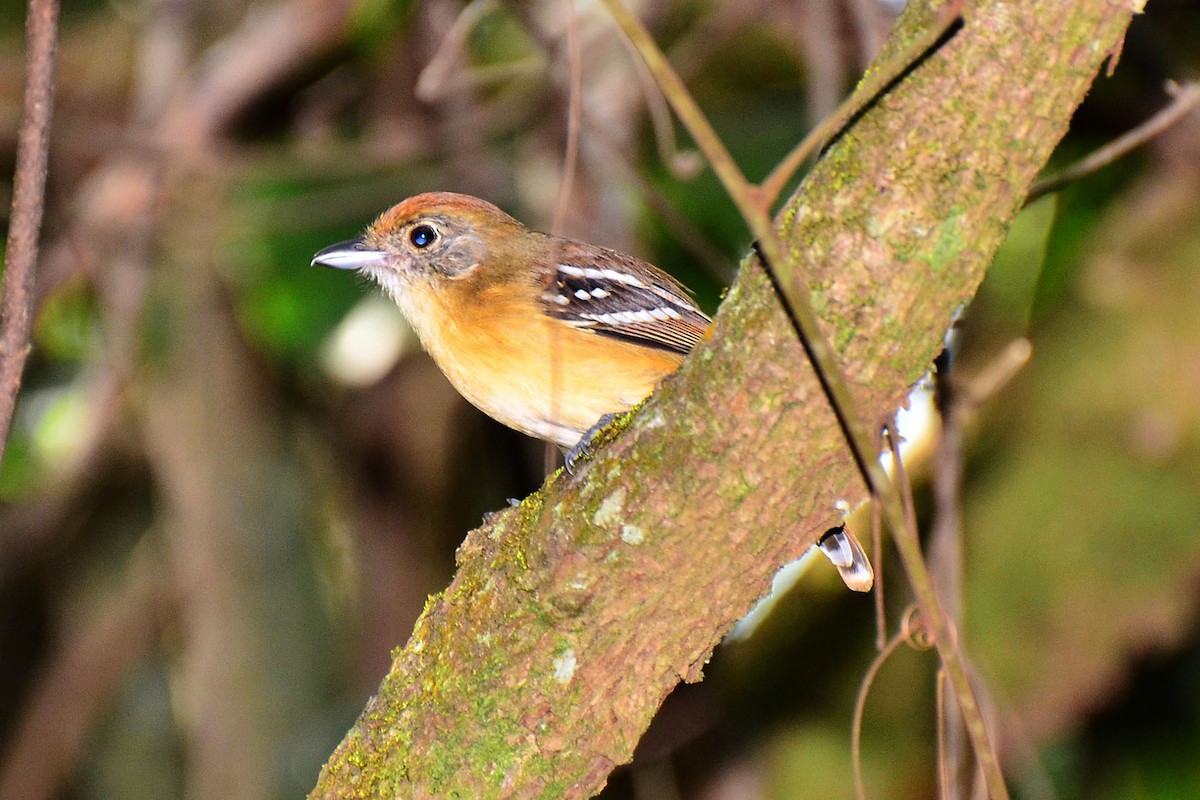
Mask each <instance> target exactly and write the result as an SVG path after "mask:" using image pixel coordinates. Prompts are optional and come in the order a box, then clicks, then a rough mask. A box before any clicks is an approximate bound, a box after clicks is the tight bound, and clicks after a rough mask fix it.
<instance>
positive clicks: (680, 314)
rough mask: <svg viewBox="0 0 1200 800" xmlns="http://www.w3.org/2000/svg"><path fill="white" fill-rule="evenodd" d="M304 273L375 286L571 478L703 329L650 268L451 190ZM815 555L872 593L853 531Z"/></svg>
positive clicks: (475, 390) (835, 535) (321, 257)
mask: <svg viewBox="0 0 1200 800" xmlns="http://www.w3.org/2000/svg"><path fill="white" fill-rule="evenodd" d="M311 264H312V265H313V266H325V267H333V268H335V269H344V270H355V271H357V272H358V273H360V274H362V275H365V276H366V277H368V278H370V279H371V280H373V281H375V282H376V283H378V284H379V286H380V287H381V288H382V289H383V290H384V292H386V293H387V294H388V295H389V296H390V297H391V298H392V300H393V301H394V302H395V303H396V305H398V306H399V307H400V310H401V311H402V312H403V313H404V316H405V317H406V318H407V319H408V321H409V323H410V324H411V325H412V327H413V330H415V331H416V333H417V337H418V338H419V339H420V340H421V344H422V346H423V347H424V348H425V350H426V351H427V352H428V353H429V354H430V356H432V357H433V360H434V362H435V363H436V364H437V365H438V367H439V368H440V369H441V370H442V372H443V373H444V374H445V375H446V377H447V378H448V379H449V381H450V383H451V384H453V386H454V387H455V389H457V390H458V392H459V393H460V394H461V395H462V396H463V397H465V398H466V399H467V400H468V401H470V402H471V404H473V405H474V406H475V407H476V408H478V409H479V410H481V411H483V412H484V413H485V414H487V415H488V416H490V417H492V418H493V419H495V420H497V421H499V422H501V423H503V424H504V425H507V426H508V427H510V428H514V429H516V430H518V431H520V432H522V433H525V434H528V435H529V436H533V437H535V438H539V439H544V440H546V441H549V442H553V443H554V444H556V445H558V446H559V447H561V448H562V449H563V450H564V451H566V453H567V455H566V467H567V470H568V472H570V471H571V469H572V464H573V463H574V462H575V460H576V459H577V458H578V457H580V456H581V455H582V454H583V453H584V452H586V448H587V444H588V442H589V441H590V440H591V436H592V435H593V434H594V433H595V432H596V431H597V429H598V427H599V426H601V425H603V424H604V423H605V421H606V420H608V419H611V418H612V416H613V415H615V414H618V413H621V412H623V411H626V410H628V409H630V408H632V407H633V406H635V405H637V404H638V403H640V402H641V401H642V400H644V399H645V398H646V397H647V396H648V395H649V394H650V393H651V392H652V391H654V388H655V387H656V386H657V385H658V383H659V381H661V380H662V378H663V377H665V376H666V375H668V374H670V373H671V372H674V371H675V369H676V368H678V366H679V365H680V363H681V362H682V361H683V359H684V357H685V356H687V355H688V353H690V352H691V351H692V349H693V348H694V347H695V346H696V345H697V344H699V343H700V342H701V341H702V340H703V339H704V338H705V336H707V334H708V332H709V330H710V326H711V324H712V320H711V319H710V318H709V317H708V315H707V314H705V313H704V312H703V311H701V310H700V308H699V307H698V306H697V305H696V302H695V301H694V299H693V295H692V293H691V292H690V291H689V290H688V289H687V288H686V287H685V286H684V285H683V284H681V283H680V282H679V281H677V280H676V279H675V278H673V277H671V276H670V275H668V274H667V273H666V272H663V271H662V270H661V269H659V268H658V267H656V266H654V265H653V264H650V263H648V262H646V261H643V260H641V259H640V258H636V257H634V256H631V255H626V254H624V253H620V252H617V251H616V250H610V249H608V248H606V247H601V246H599V245H595V244H589V243H587V242H580V241H577V240H574V239H567V238H564V237H561V236H554V235H551V234H547V233H541V232H539V231H535V230H531V229H530V228H528V227H526V226H525V225H524V224H522V223H521V222H520V221H518V220H517V219H515V218H514V217H512V216H510V215H508V214H506V213H505V212H504V211H502V210H501V209H500V208H498V207H497V206H495V205H493V204H492V203H489V202H487V201H486V200H481V199H479V198H477V197H472V196H470V195H465V194H456V193H453V192H426V193H424V194H418V195H414V196H413V197H410V198H408V199H407V200H403V201H401V202H400V203H397V204H396V205H394V206H392V207H391V208H390V209H388V210H387V211H385V212H383V213H382V214H380V215H379V217H378V218H377V219H376V220H375V221H374V222H372V223H371V224H370V225H368V226H367V229H366V231H364V232H363V234H362V235H361V236H358V237H356V238H354V239H350V240H348V241H345V242H339V243H337V244H334V245H331V246H329V247H326V248H325V249H323V250H321V251H320V252H318V253H317V254H316V255H315V256H313V259H312V262H311ZM818 549H819V550H820V551H821V552H822V553H824V554H825V555H826V556H827V557H828V558H829V560H830V561H831V562H833V564H834V566H836V567H837V569H838V572H839V574H840V575H841V577H842V579H843V580H844V581H845V583H846V585H847V586H848V587H850V588H851V589H854V590H855V591H868V590H869V589H870V587H871V585H872V582H873V579H874V572H873V570H872V569H871V565H870V561H869V560H867V556H866V553H865V552H864V551H863V548H862V546H861V545H860V544H859V543H858V540H857V539H856V538H855V537H854V535H853V534H852V533H850V531H849V529H848V528H846V527H845V526H838V527H837V528H833V529H830V530H829V531H827V532H826V534H825V536H823V537H822V538H821V541H820V544H819V547H818Z"/></svg>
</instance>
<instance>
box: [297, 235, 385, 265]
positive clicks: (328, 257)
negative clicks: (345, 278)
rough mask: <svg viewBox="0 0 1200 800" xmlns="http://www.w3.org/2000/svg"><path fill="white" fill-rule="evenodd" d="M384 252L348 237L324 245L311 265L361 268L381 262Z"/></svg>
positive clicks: (360, 240)
mask: <svg viewBox="0 0 1200 800" xmlns="http://www.w3.org/2000/svg"><path fill="white" fill-rule="evenodd" d="M386 257H387V256H386V254H385V253H383V252H381V251H379V250H370V249H368V248H367V247H366V245H364V244H363V240H362V239H361V238H360V239H349V240H347V241H344V242H338V243H337V244H333V245H330V246H329V247H326V248H325V249H324V250H322V251H321V252H319V253H317V254H316V255H315V256H313V260H312V263H311V266H314V267H315V266H317V265H320V266H322V267H333V268H334V269H362V268H363V267H370V266H374V265H376V264H382V263H383V260H384V259H385V258H386Z"/></svg>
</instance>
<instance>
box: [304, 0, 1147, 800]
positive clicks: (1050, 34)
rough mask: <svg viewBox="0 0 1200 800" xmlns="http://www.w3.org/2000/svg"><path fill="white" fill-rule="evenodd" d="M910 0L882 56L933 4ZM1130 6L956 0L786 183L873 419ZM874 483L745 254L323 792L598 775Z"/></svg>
mask: <svg viewBox="0 0 1200 800" xmlns="http://www.w3.org/2000/svg"><path fill="white" fill-rule="evenodd" d="M912 5H913V6H914V7H912V8H910V9H909V11H908V12H906V15H905V17H904V18H903V19H902V21H901V24H900V25H899V26H898V27H897V31H896V34H895V35H894V36H893V37H892V39H891V40H890V42H889V45H888V47H887V48H885V52H884V54H883V55H882V56H881V58H884V59H887V58H895V57H903V52H904V50H905V45H904V43H905V41H906V39H907V38H908V37H910V36H912V35H913V33H914V31H917V30H919V29H920V28H921V26H922V24H924V23H925V22H928V20H929V18H930V17H929V15H930V12H929V9H928V6H926V5H922V4H912ZM917 6H919V7H917ZM1131 14H1132V10H1131V8H1130V4H1129V3H1119V2H1113V1H1112V0H1075V1H1074V2H1067V1H1066V0H1064V2H1058V3H1045V2H1041V0H1011V1H1010V2H983V1H982V0H981V1H980V2H977V3H973V4H968V8H967V9H966V11H965V24H964V26H963V28H962V29H961V30H960V31H959V32H958V33H957V34H956V35H955V36H954V37H953V38H952V39H951V40H950V41H949V42H947V43H946V44H945V45H944V46H943V47H942V48H940V49H939V50H938V51H937V52H936V53H934V54H932V55H931V56H930V57H928V58H927V59H925V60H924V62H923V63H921V64H920V65H919V66H918V67H917V68H916V69H914V70H913V71H912V72H911V74H909V75H908V76H906V77H905V78H904V80H903V81H901V82H900V83H899V84H898V85H897V86H895V87H894V88H893V89H892V90H891V91H890V92H889V93H888V94H887V95H886V96H885V97H883V98H882V99H881V100H880V101H879V102H877V103H875V104H874V105H873V106H872V107H871V108H870V109H869V110H868V111H867V113H865V114H863V115H862V116H861V118H859V119H858V120H857V121H856V122H855V124H854V125H853V127H852V128H851V129H850V130H849V131H848V132H847V133H846V134H845V135H843V136H842V137H841V138H840V139H839V140H838V141H837V143H836V144H835V145H834V147H832V148H831V149H830V150H829V152H827V153H826V154H825V156H824V158H823V159H822V160H821V161H820V162H819V163H818V164H817V166H816V168H815V169H814V170H813V172H812V173H811V174H810V176H809V177H808V178H807V179H806V180H805V181H804V183H803V185H802V186H801V187H800V190H799V191H798V193H797V194H796V195H795V196H794V197H793V198H792V199H791V200H790V201H789V202H788V203H787V205H786V207H785V210H784V212H783V213H782V214H781V215H780V218H779V227H780V231H781V233H782V235H783V237H784V240H785V242H786V244H787V246H788V247H789V248H790V250H791V252H792V253H793V254H794V257H795V258H796V259H797V260H798V261H799V263H801V264H802V265H803V266H804V268H805V269H806V270H807V273H808V274H809V275H810V276H811V280H812V285H811V286H809V287H807V289H808V291H809V294H810V296H811V298H812V302H813V304H814V307H815V308H816V310H817V312H818V314H819V315H820V316H821V318H822V320H823V322H824V326H825V331H826V335H827V336H828V337H829V339H830V341H831V342H832V343H833V344H834V346H835V349H836V350H837V351H838V353H839V355H840V356H841V359H842V361H843V364H844V367H845V371H846V375H847V377H848V379H849V382H850V385H851V386H852V387H853V392H854V394H855V399H856V402H857V404H858V409H859V412H860V413H861V414H862V415H863V417H864V418H866V419H870V420H880V421H882V420H883V419H885V418H887V417H888V416H890V415H891V414H892V413H893V412H894V411H895V409H896V408H897V406H898V405H899V404H900V403H901V402H902V401H903V399H904V397H905V395H906V393H907V392H908V390H909V388H910V387H911V386H912V385H913V383H914V382H915V381H916V380H917V379H919V378H920V376H921V375H922V374H924V373H925V372H926V370H927V369H928V368H929V366H930V364H931V362H932V359H933V357H934V356H935V355H936V353H937V352H938V350H939V349H940V347H941V346H942V337H943V335H944V332H945V330H946V328H947V326H948V325H949V324H950V320H951V318H952V316H953V314H954V313H955V312H956V310H957V309H959V308H960V307H961V306H962V305H963V304H964V303H965V302H967V300H968V299H969V298H970V297H971V295H972V294H973V293H974V291H975V289H976V287H977V286H978V284H979V282H980V280H981V279H982V277H983V273H984V271H985V269H986V268H987V266H988V263H989V261H990V259H991V257H992V254H993V253H994V252H995V250H996V248H997V247H998V246H999V244H1000V242H1001V240H1002V238H1003V237H1004V234H1005V231H1006V230H1007V227H1008V224H1009V223H1010V221H1011V220H1012V218H1013V217H1014V216H1015V215H1016V213H1017V211H1018V210H1019V209H1020V206H1021V202H1022V199H1023V197H1024V195H1025V192H1026V191H1027V189H1028V187H1029V185H1030V183H1031V182H1032V181H1033V179H1034V177H1035V176H1036V175H1037V173H1038V171H1039V169H1040V168H1041V167H1042V165H1043V164H1044V163H1045V161H1046V159H1047V158H1048V157H1049V155H1050V152H1051V151H1052V149H1053V147H1054V145H1055V144H1056V143H1057V142H1058V140H1059V139H1060V138H1061V136H1062V134H1063V133H1064V132H1065V130H1066V128H1067V124H1068V121H1069V120H1070V117H1071V114H1072V112H1073V111H1074V109H1075V107H1076V106H1077V105H1078V104H1079V102H1080V101H1081V100H1082V98H1083V97H1084V95H1085V93H1086V92H1087V89H1088V86H1089V85H1090V83H1091V81H1092V79H1093V78H1094V77H1095V75H1096V73H1097V71H1098V69H1099V67H1100V66H1101V64H1102V63H1103V62H1104V60H1105V58H1106V57H1107V56H1108V54H1109V53H1110V52H1111V51H1113V50H1114V48H1116V47H1117V46H1118V44H1119V42H1120V40H1121V37H1122V35H1123V33H1124V31H1125V28H1126V27H1127V25H1128V23H1129V20H1130V17H1131ZM777 266H781V265H777ZM783 279H784V280H788V279H789V276H787V275H784V276H783ZM863 496H864V489H863V486H862V484H861V481H860V479H859V477H858V474H857V473H856V471H855V469H854V465H853V462H852V460H851V458H850V455H849V453H848V451H847V449H846V447H845V444H844V442H843V439H842V434H841V432H840V431H839V429H838V426H837V424H836V421H835V419H834V417H833V415H832V413H831V411H830V410H829V408H828V406H827V403H826V401H825V398H824V396H823V395H822V393H821V391H820V388H819V386H818V384H817V381H816V379H815V377H814V376H813V374H812V372H811V368H810V367H809V366H808V364H807V362H806V360H805V356H804V353H803V350H802V349H801V347H800V345H799V344H798V343H797V342H796V341H795V339H794V337H793V334H792V332H791V328H790V327H789V325H788V322H787V320H786V318H785V317H784V315H783V313H782V311H781V309H780V306H779V302H778V300H777V299H776V298H775V297H773V296H772V294H771V291H770V288H769V286H768V284H767V281H766V279H765V277H764V276H763V274H762V273H761V270H760V269H759V268H758V266H757V265H756V264H755V263H754V262H753V261H752V260H748V261H747V263H746V265H745V266H744V268H743V270H742V272H741V275H740V276H739V278H738V280H737V282H736V283H735V284H734V286H733V287H732V288H731V290H730V292H729V296H728V298H727V299H726V301H725V303H724V304H723V306H722V308H721V311H720V313H719V314H718V318H717V325H716V328H715V332H714V334H713V336H712V338H711V340H710V341H708V342H707V343H705V344H704V345H703V346H701V347H700V348H699V349H698V350H697V352H696V353H694V354H693V355H692V356H691V357H690V358H689V359H688V360H687V361H686V362H685V363H684V365H683V367H682V368H681V369H680V371H679V372H678V373H677V374H676V375H674V376H672V377H670V378H668V379H667V380H666V381H665V382H664V384H663V386H662V387H660V390H659V391H658V392H657V393H656V394H655V395H654V397H652V398H651V399H650V400H649V401H648V402H647V403H646V405H645V406H644V407H643V408H642V409H641V411H640V412H639V413H638V414H637V415H636V418H635V419H634V421H633V422H632V424H631V425H630V426H629V428H628V429H627V430H626V431H625V432H624V433H623V434H622V435H621V436H620V437H619V438H617V439H616V440H615V441H613V442H611V443H610V444H609V445H608V446H606V447H605V448H603V449H602V450H600V451H599V452H598V453H597V455H596V456H595V458H594V459H593V460H591V461H590V462H586V463H585V464H583V465H582V467H581V468H580V469H579V470H577V474H576V475H574V476H569V475H561V474H560V475H559V476H557V477H556V478H553V479H551V480H550V481H549V482H548V483H547V485H546V486H545V487H544V488H543V489H542V490H541V491H540V492H538V493H537V494H535V495H533V496H531V497H529V498H527V499H526V500H525V501H524V502H523V503H522V504H521V505H520V506H518V507H516V508H511V509H505V510H504V511H501V512H499V513H497V514H495V515H493V516H492V517H491V518H490V519H489V520H488V521H487V522H486V523H485V524H484V525H483V526H482V527H480V528H479V529H477V530H474V531H472V532H471V533H470V534H468V536H467V539H466V541H465V542H464V543H463V545H462V547H461V548H460V550H459V553H458V572H457V574H456V576H455V578H454V580H453V581H452V583H451V584H450V586H449V587H447V588H446V590H445V591H443V592H442V593H441V594H439V595H437V596H435V597H433V598H431V599H430V600H429V602H428V604H427V606H426V609H425V612H424V614H423V615H422V617H421V619H420V620H419V621H418V623H417V625H416V629H415V630H414V632H413V636H412V638H411V639H410V640H409V642H408V644H407V645H406V646H405V647H404V648H403V649H402V650H398V651H397V652H396V653H395V657H394V660H393V665H392V669H391V671H390V673H389V674H388V676H387V677H386V678H385V679H384V682H383V684H382V686H381V687H380V690H379V694H378V695H377V696H376V697H374V698H373V699H372V700H371V701H370V703H369V704H368V706H367V708H366V710H365V711H364V712H363V714H362V716H361V717H360V719H359V720H358V722H357V723H356V724H355V726H354V728H353V729H352V730H351V731H350V732H349V734H348V735H347V737H346V739H345V740H344V741H343V742H342V744H341V745H340V746H339V747H338V749H337V750H336V751H335V752H334V754H333V755H332V757H331V758H330V760H329V762H328V764H327V765H326V767H325V769H324V770H323V772H322V774H321V776H320V779H319V781H318V784H317V787H316V789H315V790H314V791H313V793H312V796H313V797H319V798H335V797H338V798H340V797H380V796H382V797H391V796H396V797H426V796H435V795H437V796H462V797H547V798H550V797H554V798H557V797H586V796H590V795H591V794H594V793H595V792H597V791H599V789H600V788H601V787H603V785H604V783H605V780H606V777H607V775H608V773H609V772H610V771H611V770H612V768H613V767H614V766H616V765H618V764H621V763H624V762H626V761H628V760H629V758H630V756H631V754H632V752H633V748H634V746H635V745H636V744H637V741H638V738H639V736H640V735H641V733H642V732H643V731H644V730H645V728H646V726H647V725H648V724H649V722H650V719H651V717H652V716H653V714H654V712H655V710H656V709H657V708H658V706H659V704H660V703H661V702H662V700H663V698H664V697H665V696H666V695H667V694H668V693H669V692H670V691H671V690H672V688H673V687H674V686H675V685H676V684H677V683H678V682H679V681H680V680H686V681H696V680H699V679H700V678H701V670H702V668H703V666H704V664H705V662H706V660H707V659H708V657H709V655H710V653H711V652H712V649H713V648H714V647H715V646H716V645H717V643H719V642H720V640H721V637H722V636H723V635H724V634H725V632H726V631H728V630H729V628H730V626H732V625H733V623H734V622H735V621H736V620H737V619H738V618H739V617H741V616H742V615H743V614H744V613H745V612H746V611H747V610H748V609H749V608H750V607H751V606H752V605H753V603H754V602H755V601H756V600H757V599H758V598H759V597H761V596H762V595H763V594H765V593H766V592H767V590H768V588H769V586H770V582H771V578H772V576H773V575H774V573H775V571H776V569H777V568H778V567H779V566H780V565H782V564H784V563H786V562H787V561H789V560H791V559H794V558H796V557H797V556H799V555H800V554H801V553H802V552H803V551H804V550H805V549H807V548H808V547H809V546H810V545H811V544H813V542H814V541H815V539H816V538H817V537H818V536H819V535H820V534H821V533H822V532H823V531H824V530H826V529H827V528H829V527H831V526H832V525H835V524H837V522H838V521H839V518H840V513H839V512H838V510H837V506H836V505H835V504H836V502H837V501H838V500H846V501H848V502H849V503H850V504H851V505H854V504H855V503H857V502H859V501H860V500H862V499H863Z"/></svg>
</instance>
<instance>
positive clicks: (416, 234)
mask: <svg viewBox="0 0 1200 800" xmlns="http://www.w3.org/2000/svg"><path fill="white" fill-rule="evenodd" d="M437 236H438V233H437V231H435V230H434V229H433V228H431V227H430V226H428V225H418V226H417V227H415V228H413V229H412V230H411V231H409V232H408V240H409V241H410V242H412V243H413V247H417V248H421V249H424V248H426V247H429V245H431V244H433V243H434V242H435V241H436V240H437Z"/></svg>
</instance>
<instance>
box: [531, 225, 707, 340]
mask: <svg viewBox="0 0 1200 800" xmlns="http://www.w3.org/2000/svg"><path fill="white" fill-rule="evenodd" d="M558 244H559V247H558V248H557V250H558V252H557V254H556V255H557V263H556V264H555V269H554V273H553V275H552V276H551V278H550V281H549V283H548V284H547V286H546V289H545V292H544V293H543V295H542V301H543V303H544V304H545V307H546V313H547V314H549V315H551V316H553V317H557V318H558V319H561V320H564V321H566V322H568V323H570V324H571V325H574V326H575V327H577V328H586V329H588V330H591V331H594V332H596V333H598V334H601V335H603V336H611V337H613V338H616V339H623V340H626V341H631V342H635V343H637V344H641V345H646V346H649V347H657V348H659V349H662V350H669V351H672V352H676V353H680V354H686V353H688V352H689V351H690V350H691V349H692V348H693V347H695V346H696V344H697V343H698V342H699V341H700V339H701V337H703V336H704V332H705V331H706V330H707V329H708V325H709V318H708V317H707V316H706V315H705V314H704V312H702V311H701V310H700V309H699V308H697V307H696V304H695V303H693V302H692V299H691V297H690V293H689V292H688V290H687V288H685V287H684V286H683V284H681V283H679V281H677V280H675V279H674V278H672V277H671V276H670V275H668V274H666V273H665V272H663V271H662V270H660V269H658V268H657V267H655V266H653V265H651V264H648V263H646V262H645V261H642V260H640V259H637V258H634V257H633V256H627V255H624V254H622V253H618V252H616V251H615V250H608V249H605V248H600V247H592V246H583V245H580V244H578V243H576V242H572V241H569V240H565V239H564V240H559V241H558Z"/></svg>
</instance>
